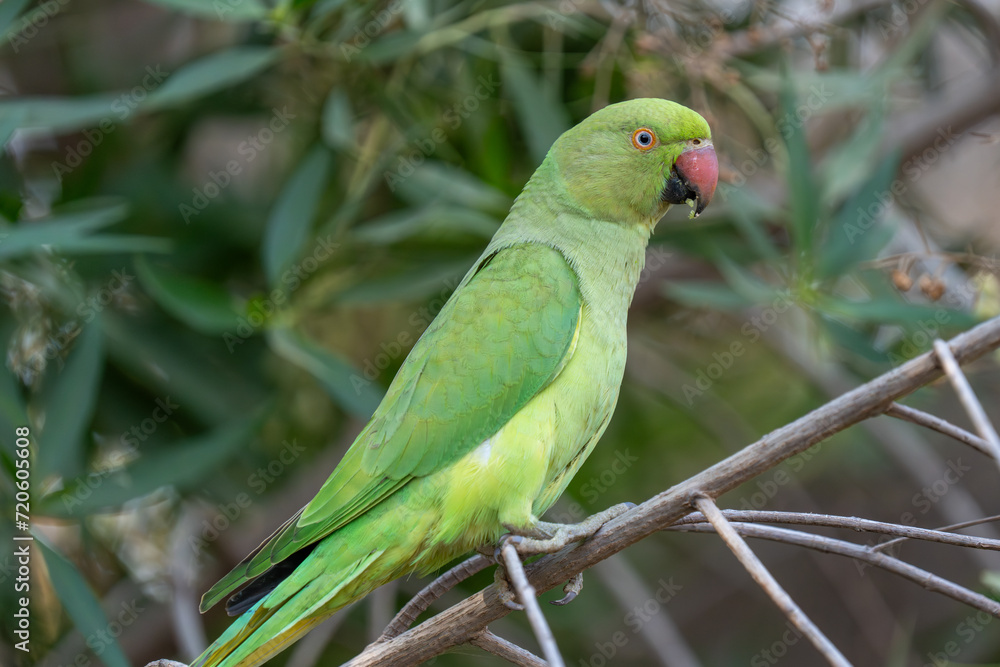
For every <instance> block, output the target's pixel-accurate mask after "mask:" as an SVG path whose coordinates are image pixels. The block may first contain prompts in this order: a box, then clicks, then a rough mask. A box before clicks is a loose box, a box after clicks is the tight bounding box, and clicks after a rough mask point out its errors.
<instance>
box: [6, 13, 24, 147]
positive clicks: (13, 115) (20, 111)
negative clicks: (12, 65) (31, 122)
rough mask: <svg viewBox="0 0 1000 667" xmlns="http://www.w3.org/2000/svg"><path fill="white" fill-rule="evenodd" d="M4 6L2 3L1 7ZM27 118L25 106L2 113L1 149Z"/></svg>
mask: <svg viewBox="0 0 1000 667" xmlns="http://www.w3.org/2000/svg"><path fill="white" fill-rule="evenodd" d="M2 6H3V5H0V7H2ZM0 109H3V107H0ZM27 118H28V110H27V109H25V108H24V107H20V108H17V109H13V110H11V111H9V112H6V111H5V112H3V113H0V150H6V148H7V142H8V141H10V138H11V137H12V136H14V132H15V131H16V130H17V128H19V127H23V126H24V121H25V120H27Z"/></svg>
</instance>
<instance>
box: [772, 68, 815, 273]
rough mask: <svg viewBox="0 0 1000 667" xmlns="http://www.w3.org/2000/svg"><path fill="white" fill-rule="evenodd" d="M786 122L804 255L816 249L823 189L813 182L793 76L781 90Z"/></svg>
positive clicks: (797, 232) (796, 233) (795, 221)
mask: <svg viewBox="0 0 1000 667" xmlns="http://www.w3.org/2000/svg"><path fill="white" fill-rule="evenodd" d="M781 106H782V109H783V111H784V122H783V123H782V125H781V128H780V129H781V131H782V134H783V135H784V136H785V143H786V144H787V146H788V174H787V178H788V196H789V200H790V203H791V213H790V217H791V229H790V231H791V233H792V240H793V241H794V243H795V247H796V249H797V250H798V251H799V252H800V253H804V252H809V251H811V249H812V238H813V230H814V229H815V228H816V222H817V219H818V218H819V196H820V193H819V188H818V187H817V186H816V182H815V181H814V180H813V175H812V164H811V163H810V159H809V147H808V145H807V144H806V133H805V123H804V121H802V120H800V119H799V114H797V113H796V112H797V104H796V98H795V90H794V88H793V86H792V80H791V78H790V77H788V78H786V79H785V82H784V85H783V86H782V90H781Z"/></svg>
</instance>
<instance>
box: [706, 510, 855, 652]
mask: <svg viewBox="0 0 1000 667" xmlns="http://www.w3.org/2000/svg"><path fill="white" fill-rule="evenodd" d="M691 504H692V505H694V506H695V507H696V508H698V509H699V510H700V511H701V513H702V514H703V515H704V516H705V518H706V519H708V521H709V523H711V524H712V527H713V528H714V529H715V532H717V533H718V534H719V537H721V538H722V541H723V542H725V543H726V546H727V547H729V550H730V551H732V552H733V554H734V555H735V556H736V558H737V560H739V561H740V564H741V565H743V567H744V568H746V571H747V572H748V573H749V574H750V576H751V577H753V580H754V581H756V582H757V584H758V585H759V586H760V587H761V588H763V589H764V592H766V593H767V594H768V595H769V596H770V597H771V599H772V600H773V601H774V604H776V605H778V609H780V610H781V611H782V612H784V614H785V616H787V617H788V619H789V620H790V621H791V622H792V623H793V624H794V625H795V627H797V628H798V629H799V630H800V631H801V632H802V634H804V635H805V636H806V637H808V638H809V641H810V642H812V645H813V646H815V647H816V650H817V651H819V652H820V654H821V655H822V656H823V657H824V658H826V661H827V662H829V663H830V664H831V665H834V666H835V667H851V663H850V662H848V661H847V658H845V657H844V654H842V653H841V652H840V651H839V650H838V649H837V647H836V646H834V645H833V642H831V641H830V640H829V639H827V638H826V635H824V634H823V632H822V631H821V630H820V629H819V628H818V627H816V624H815V623H813V622H812V620H810V618H809V617H808V616H806V615H805V612H803V611H802V609H801V608H800V607H799V605H797V604H796V603H795V601H794V600H793V599H792V597H791V596H790V595H789V594H788V593H786V592H785V589H784V588H782V587H781V584H779V583H778V581H777V580H776V579H775V578H774V576H773V575H772V574H771V572H770V571H769V570H768V569H767V568H766V567H765V566H764V563H762V562H761V561H760V559H759V558H757V555H756V554H755V553H754V552H753V551H752V550H751V549H750V547H749V546H747V543H746V542H744V541H743V538H742V537H740V535H739V533H738V532H737V531H736V529H735V528H734V527H733V525H732V524H731V523H729V521H727V520H726V517H725V516H723V514H722V512H721V511H720V510H719V508H718V507H717V506H716V504H715V501H714V500H712V499H711V498H709V497H708V496H706V495H698V496H695V497H694V498H693V499H692V503H691Z"/></svg>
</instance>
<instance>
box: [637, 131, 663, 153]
mask: <svg viewBox="0 0 1000 667" xmlns="http://www.w3.org/2000/svg"><path fill="white" fill-rule="evenodd" d="M658 143H659V141H658V140H657V138H656V132H653V131H652V130H651V129H649V128H648V127H640V128H639V129H638V130H636V131H635V132H633V133H632V145H633V146H635V147H636V148H638V149H639V150H641V151H648V150H649V149H651V148H654V147H656V145H657V144H658Z"/></svg>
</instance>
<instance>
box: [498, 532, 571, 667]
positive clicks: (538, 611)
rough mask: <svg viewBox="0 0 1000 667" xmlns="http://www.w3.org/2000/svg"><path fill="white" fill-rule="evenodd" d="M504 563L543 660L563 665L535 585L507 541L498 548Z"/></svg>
mask: <svg viewBox="0 0 1000 667" xmlns="http://www.w3.org/2000/svg"><path fill="white" fill-rule="evenodd" d="M500 554H501V556H503V562H504V565H505V566H506V568H507V576H508V578H509V579H510V583H511V584H513V586H514V590H516V591H517V597H518V601H519V602H520V603H521V604H523V605H524V613H526V614H527V615H528V621H529V622H530V623H531V629H532V630H534V631H535V636H536V637H537V638H538V643H539V644H540V645H541V647H542V653H544V654H545V660H546V662H547V663H548V664H549V666H550V667H565V663H564V662H563V659H562V655H560V653H559V647H558V646H557V645H556V638H555V637H553V636H552V630H551V629H550V628H549V624H548V623H547V622H546V621H545V616H543V615H542V608H541V606H540V605H539V604H538V598H537V597H536V596H535V587H534V586H532V585H531V583H530V582H529V581H528V576H527V575H526V574H525V573H524V566H523V565H522V564H521V557H520V556H519V555H518V554H517V548H516V547H514V545H513V544H511V543H510V542H509V541H507V542H504V545H503V546H502V547H501V548H500Z"/></svg>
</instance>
